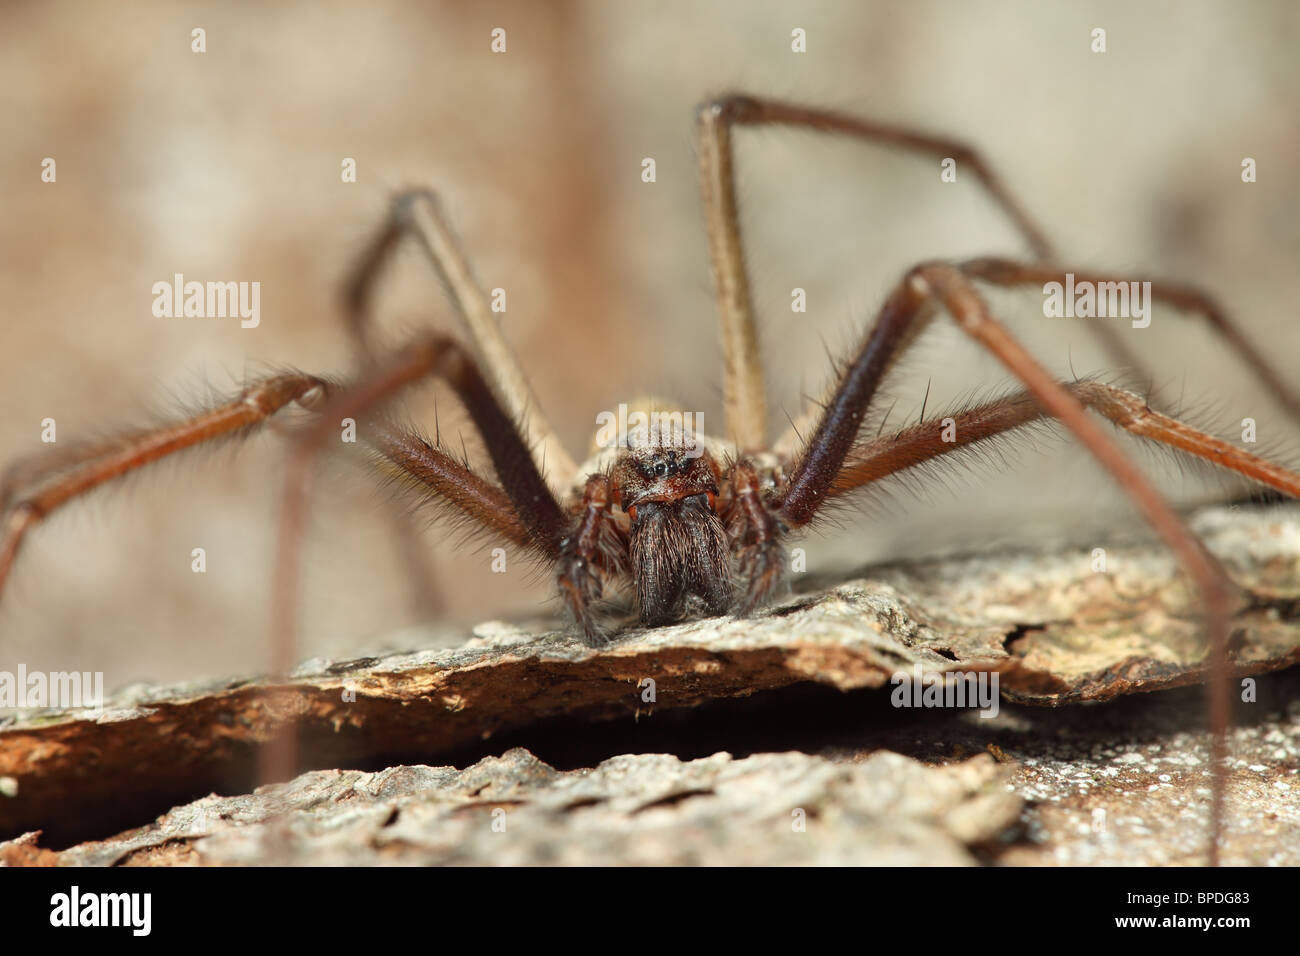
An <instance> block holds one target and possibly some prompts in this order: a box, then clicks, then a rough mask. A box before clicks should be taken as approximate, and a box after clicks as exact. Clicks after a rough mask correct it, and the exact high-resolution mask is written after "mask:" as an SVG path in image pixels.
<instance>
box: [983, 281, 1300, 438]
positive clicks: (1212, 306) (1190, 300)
mask: <svg viewBox="0 0 1300 956" xmlns="http://www.w3.org/2000/svg"><path fill="white" fill-rule="evenodd" d="M960 268H961V270H962V272H964V273H966V274H967V275H968V276H971V277H972V278H975V279H979V280H981V281H984V282H988V283H990V284H992V285H997V286H1003V287H1006V288H1015V287H1019V286H1041V285H1043V284H1045V283H1048V282H1059V281H1061V279H1062V277H1063V276H1064V275H1065V273H1067V272H1070V273H1073V274H1074V280H1075V282H1076V283H1078V282H1090V283H1093V284H1094V285H1097V286H1099V285H1101V284H1103V283H1115V282H1131V281H1134V279H1135V278H1137V277H1135V276H1116V275H1113V274H1109V273H1099V272H1096V271H1090V270H1088V269H1071V268H1068V267H1065V266H1046V265H1042V264H1041V263H1032V262H1015V261H1013V260H1010V259H999V258H990V257H985V258H980V259H971V260H969V261H967V262H963V263H962V264H961V266H960ZM1151 297H1152V298H1153V299H1155V300H1156V301H1157V302H1164V303H1166V304H1168V305H1171V306H1173V307H1174V308H1175V309H1178V310H1180V311H1184V312H1192V313H1196V314H1199V315H1200V316H1201V317H1202V318H1203V319H1205V321H1206V322H1207V323H1208V324H1209V326H1210V328H1212V329H1213V330H1214V331H1215V333H1216V334H1218V335H1219V337H1220V338H1222V339H1223V340H1224V341H1225V342H1226V343H1227V344H1228V347H1229V348H1230V349H1231V350H1232V351H1233V352H1236V353H1237V355H1238V356H1240V357H1241V360H1242V361H1243V362H1244V363H1245V364H1246V366H1247V367H1248V368H1250V370H1251V371H1252V372H1254V373H1255V375H1256V376H1257V377H1258V378H1259V380H1260V381H1261V382H1263V383H1264V387H1265V388H1266V389H1268V391H1269V393H1270V394H1271V395H1272V396H1273V398H1274V399H1275V400H1276V401H1277V402H1278V404H1279V405H1281V406H1282V407H1283V408H1285V409H1286V410H1287V413H1288V414H1289V415H1290V416H1291V417H1292V418H1294V419H1295V420H1296V421H1300V395H1297V393H1296V392H1295V391H1294V390H1293V389H1292V388H1291V387H1290V386H1289V385H1287V383H1286V382H1285V381H1284V380H1283V379H1282V376H1281V375H1279V374H1278V373H1277V371H1276V369H1274V368H1273V367H1272V366H1271V365H1270V364H1269V362H1268V359H1266V358H1265V357H1264V354H1263V353H1262V352H1261V351H1260V350H1259V348H1258V347H1257V346H1256V345H1255V344H1254V343H1253V342H1251V341H1250V339H1249V338H1247V337H1246V334H1245V332H1244V331H1243V330H1242V329H1241V327H1240V326H1239V325H1238V324H1237V323H1235V322H1234V321H1233V320H1232V319H1231V318H1230V317H1229V316H1228V313H1227V312H1226V311H1224V309H1223V307H1222V306H1220V305H1219V303H1218V302H1216V301H1215V300H1214V297H1213V296H1211V295H1210V294H1209V293H1208V292H1205V291H1203V290H1201V289H1198V288H1195V287H1194V286H1189V285H1184V284H1182V283H1178V282H1168V281H1163V280H1151ZM1093 326H1094V327H1095V328H1096V329H1098V330H1100V331H1101V332H1102V333H1103V334H1109V335H1112V336H1115V337H1116V338H1118V337H1119V335H1120V333H1119V332H1118V331H1117V330H1116V329H1113V328H1111V327H1110V326H1109V325H1107V324H1106V323H1105V321H1104V320H1102V321H1098V322H1094V323H1093ZM1128 364H1130V365H1133V364H1134V363H1133V362H1129V363H1128Z"/></svg>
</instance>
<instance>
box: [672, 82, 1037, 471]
mask: <svg viewBox="0 0 1300 956" xmlns="http://www.w3.org/2000/svg"><path fill="white" fill-rule="evenodd" d="M738 126H788V127H795V128H801V129H807V130H813V131H817V132H822V133H832V134H836V135H841V136H849V137H854V138H856V139H859V140H863V141H866V142H872V143H878V144H880V145H882V146H888V147H894V148H898V149H906V150H910V151H912V152H917V153H921V154H923V155H929V156H932V157H940V158H942V157H951V158H953V159H955V160H957V161H958V162H959V163H960V164H961V165H962V167H963V168H965V169H969V170H970V171H971V172H972V173H973V174H974V175H975V177H976V178H977V179H978V180H979V182H980V184H981V185H983V186H984V188H985V189H986V190H987V191H988V193H989V195H990V196H991V197H992V198H993V201H994V202H996V203H997V204H998V206H999V207H1000V208H1001V209H1002V211H1003V212H1004V213H1006V215H1007V217H1008V218H1009V219H1011V221H1012V222H1013V223H1014V224H1015V226H1016V228H1017V229H1018V230H1019V231H1020V233H1021V235H1022V236H1024V237H1025V240H1026V242H1028V244H1029V246H1030V248H1031V249H1033V252H1034V255H1035V256H1036V257H1038V258H1039V259H1043V260H1052V259H1054V258H1055V254H1054V253H1053V251H1052V247H1051V244H1050V243H1049V242H1048V240H1047V236H1046V234H1045V233H1044V232H1043V231H1042V230H1041V229H1040V228H1039V227H1038V226H1037V224H1035V223H1034V221H1033V220H1032V219H1031V218H1030V217H1029V215H1028V213H1026V212H1025V211H1024V209H1023V208H1022V207H1021V206H1020V204H1019V203H1017V202H1016V200H1015V198H1014V197H1013V196H1012V195H1011V192H1010V190H1008V189H1007V188H1006V187H1005V186H1004V185H1003V184H1002V181H1001V180H1000V179H999V178H998V177H997V176H996V175H995V174H994V172H993V170H992V168H991V167H990V166H989V165H988V163H986V162H985V161H984V159H983V157H981V156H980V154H979V153H977V152H976V151H975V150H973V149H971V148H970V147H968V146H966V145H964V144H963V143H960V142H958V141H957V140H954V139H950V138H947V137H941V136H932V135H930V134H928V133H923V132H919V131H917V130H912V129H908V128H906V127H903V126H897V125H895V124H892V123H880V122H873V121H871V120H864V119H859V118H857V117H853V116H847V115H845V114H843V113H836V112H833V111H830V110H821V109H813V108H811V107H807V106H800V105H797V104H793V103H784V102H781V101H778V100H769V99H760V98H757V97H752V96H744V95H740V94H731V95H727V96H721V97H718V98H717V99H714V100H710V101H709V102H707V103H704V104H703V105H702V106H701V107H700V109H699V112H698V116H697V120H696V143H697V149H698V152H699V160H700V181H701V187H702V191H703V196H704V211H705V220H706V225H707V228H708V234H709V254H710V257H711V259H712V263H713V276H714V283H715V286H716V291H717V298H718V308H719V313H720V319H721V323H722V348H723V359H724V363H725V364H724V373H725V380H724V402H725V407H726V418H727V437H728V438H730V439H731V440H732V441H734V442H735V443H736V445H737V447H739V448H740V450H741V451H742V452H753V451H758V450H760V449H762V448H765V447H767V427H768V423H767V397H766V392H765V386H764V381H763V366H762V359H761V357H760V355H759V345H758V332H757V330H756V327H755V324H754V308H753V304H752V302H751V297H750V283H749V273H748V268H747V265H746V262H745V249H744V242H743V240H742V238H741V233H740V217H739V211H738V203H737V199H736V178H735V150H734V147H733V145H732V136H731V134H732V130H733V128H735V127H738ZM798 430H799V428H798V423H796V425H795V426H792V428H791V431H790V432H787V434H786V435H785V436H783V438H782V439H781V440H779V441H778V442H777V444H776V446H775V447H776V449H777V450H778V451H781V450H783V449H787V446H788V448H789V449H792V448H793V447H794V442H795V441H796V440H797V431H798Z"/></svg>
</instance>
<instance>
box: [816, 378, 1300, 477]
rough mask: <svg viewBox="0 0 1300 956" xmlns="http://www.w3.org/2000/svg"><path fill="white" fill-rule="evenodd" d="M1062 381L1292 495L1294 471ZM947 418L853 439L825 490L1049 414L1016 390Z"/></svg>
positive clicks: (1091, 400)
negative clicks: (882, 434)
mask: <svg viewBox="0 0 1300 956" xmlns="http://www.w3.org/2000/svg"><path fill="white" fill-rule="evenodd" d="M1062 387H1063V388H1064V389H1065V390H1066V391H1068V392H1069V393H1070V394H1071V395H1073V396H1074V397H1075V398H1076V399H1078V400H1079V402H1080V403H1082V404H1083V405H1084V406H1085V407H1087V408H1090V409H1092V410H1093V411H1094V412H1097V413H1098V414H1099V415H1102V416H1103V417H1105V418H1107V419H1109V420H1110V421H1111V422H1112V423H1113V424H1114V425H1116V426H1117V427H1119V428H1122V429H1124V430H1125V431H1127V432H1129V433H1130V434H1133V435H1137V436H1139V437H1141V438H1146V439H1150V440H1151V441H1154V442H1158V443H1160V444H1162V445H1166V446H1168V447H1170V448H1175V449H1178V450H1179V451H1182V452H1186V453H1188V454H1190V455H1195V456H1196V457H1197V458H1200V459H1202V460H1204V461H1208V462H1210V463H1211V464H1214V465H1217V466H1219V467H1221V468H1225V469H1228V470H1231V471H1235V472H1237V473H1238V474H1240V475H1244V476H1245V477H1247V478H1250V479H1251V480H1253V481H1257V482H1259V483H1261V484H1264V485H1268V486H1269V487H1270V488H1274V489H1276V490H1277V491H1280V492H1282V493H1283V494H1286V495H1290V496H1291V497H1293V498H1300V474H1296V473H1295V472H1293V471H1289V470H1287V469H1286V468H1283V467H1281V466H1280V465H1277V464H1274V463H1273V462H1271V461H1268V460H1267V459H1264V458H1260V457H1259V456H1257V455H1252V454H1250V453H1249V452H1246V451H1242V450H1241V449H1239V448H1235V447H1234V446H1232V445H1230V444H1228V443H1227V442H1224V441H1220V440H1219V439H1217V438H1215V437H1213V436H1212V435H1208V434H1206V433H1205V432H1202V431H1200V430H1198V429H1195V428H1192V427H1191V426H1190V425H1187V424H1184V423H1183V422H1180V421H1178V420H1177V419H1175V418H1170V417H1169V416H1168V415H1162V414H1161V413H1160V412H1157V411H1154V410H1153V409H1151V408H1149V407H1148V406H1147V404H1146V402H1145V401H1144V400H1143V399H1142V398H1140V397H1139V396H1137V395H1134V394H1133V393H1132V392H1129V391H1126V390H1124V389H1122V388H1115V387H1114V386H1113V385H1105V384H1103V383H1101V382H1074V383H1071V384H1065V383H1062ZM950 417H951V419H952V423H951V425H945V424H944V423H943V421H942V420H941V419H940V420H936V419H931V420H930V421H927V422H919V423H917V424H915V425H912V426H910V427H908V428H904V429H901V430H900V431H898V432H895V433H894V434H892V435H885V436H880V437H877V438H873V439H870V440H868V441H864V442H859V443H858V444H856V445H855V446H854V447H853V449H852V451H851V452H850V453H849V456H848V457H847V458H846V459H845V462H844V467H843V468H841V469H840V472H839V474H838V475H836V477H835V481H834V482H833V483H832V485H831V487H830V490H829V492H828V496H829V497H836V496H838V495H845V494H849V493H850V492H853V491H856V490H857V489H859V488H862V487H863V486H865V485H869V484H871V483H872V482H874V481H879V480H880V479H882V478H886V477H888V476H889V475H892V474H895V473H897V472H900V471H903V470H904V469H907V468H912V467H915V466H917V465H921V464H924V463H925V462H927V461H932V460H934V459H936V458H940V457H942V456H944V455H947V454H951V453H953V452H959V451H961V450H962V449H967V448H969V447H970V446H971V445H974V444H976V443H978V442H983V441H989V440H991V439H994V438H996V437H998V436H1000V435H1003V434H1005V433H1006V432H1009V431H1013V430H1015V429H1017V428H1023V427H1025V426H1026V425H1032V424H1034V423H1035V422H1041V421H1043V420H1044V419H1047V418H1050V417H1051V416H1049V415H1048V413H1047V412H1045V411H1044V410H1043V406H1042V405H1040V404H1039V403H1038V401H1037V400H1036V399H1035V398H1034V397H1033V395H1031V394H1030V393H1029V392H1017V393H1016V394H1014V395H1008V396H1007V397H1005V398H1000V399H998V400H996V401H993V402H989V403H987V404H984V405H979V406H976V407H975V408H968V409H964V410H962V411H959V412H955V413H953V414H952V415H951V416H950ZM945 432H947V433H948V435H947V437H945Z"/></svg>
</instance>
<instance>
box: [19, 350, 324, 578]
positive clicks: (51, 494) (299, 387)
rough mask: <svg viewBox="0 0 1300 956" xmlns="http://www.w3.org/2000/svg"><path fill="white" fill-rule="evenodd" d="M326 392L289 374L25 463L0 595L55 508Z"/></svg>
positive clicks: (311, 379)
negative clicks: (202, 408) (176, 416)
mask: <svg viewBox="0 0 1300 956" xmlns="http://www.w3.org/2000/svg"><path fill="white" fill-rule="evenodd" d="M326 388H327V384H326V383H325V381H324V380H322V379H319V378H317V377H315V376H313V375H303V374H300V373H296V372H295V373H289V374H285V375H277V376H274V377H273V378H269V379H266V380H265V381H262V382H259V383H257V384H256V385H252V386H249V387H248V388H246V389H244V390H243V391H242V392H240V393H239V395H237V396H236V397H235V398H233V399H231V400H230V401H229V402H226V403H224V404H222V405H219V406H218V407H216V408H214V409H211V410H210V411H206V412H202V413H200V414H198V415H195V416H193V417H191V418H188V419H185V420H184V421H180V422H175V423H172V424H169V425H163V426H160V427H158V428H154V429H149V430H146V431H141V432H138V433H136V434H134V435H130V436H127V437H125V438H123V439H122V440H121V441H120V442H116V443H113V442H109V443H97V444H96V445H94V446H92V447H89V448H87V449H86V451H85V453H84V454H83V455H81V457H80V458H78V457H76V456H74V457H73V458H72V460H71V461H69V460H68V459H67V458H62V459H61V458H57V457H56V458H52V459H51V460H50V462H49V465H50V468H49V469H48V470H43V469H42V468H41V467H40V463H39V459H35V458H33V459H28V460H27V462H26V463H20V467H16V468H14V469H11V472H10V473H11V474H12V475H14V476H15V477H17V478H20V479H21V480H22V482H23V483H24V484H25V485H26V486H27V487H26V490H11V491H9V492H7V494H8V496H9V499H10V501H9V507H8V508H7V510H6V511H5V512H4V529H3V537H0V592H3V589H4V583H5V581H6V580H7V579H8V577H9V572H10V571H11V570H12V568H13V565H14V560H15V559H16V558H17V556H18V550H19V548H20V547H21V545H22V543H23V540H24V538H25V537H26V535H27V532H28V531H30V530H31V529H32V528H33V527H35V526H36V525H37V524H39V523H40V522H41V521H43V520H45V518H47V517H49V515H50V514H51V513H53V512H54V511H55V510H56V509H58V508H60V507H62V506H63V505H65V504H67V503H68V502H69V501H72V500H73V499H75V498H77V497H78V496H79V495H83V494H85V493H86V492H88V491H91V490H92V489H94V488H97V487H99V486H100V485H102V484H104V483H105V482H108V481H112V480H113V479H115V478H119V477H121V476H122V475H125V474H127V473H128V472H131V471H135V470H136V469H138V468H142V467H143V466H145V465H148V464H150V463H151V462H155V461H158V460H159V459H160V458H165V457H166V456H168V455H170V454H173V453H175V452H178V451H183V450H184V449H186V448H192V447H194V446H195V445H200V444H202V443H204V442H209V441H215V440H218V439H221V438H226V437H229V436H232V435H236V434H238V433H240V432H242V431H246V430H248V429H250V428H254V427H256V426H258V425H261V424H262V423H263V422H265V421H266V420H267V419H268V418H270V417H271V416H272V415H274V414H275V413H276V412H278V411H279V410H280V409H281V408H283V407H284V406H286V405H288V404H290V403H291V402H298V403H299V404H303V405H307V406H311V405H313V404H315V403H316V402H317V401H318V400H319V398H320V396H321V394H322V393H323V392H324V391H325V389H326Z"/></svg>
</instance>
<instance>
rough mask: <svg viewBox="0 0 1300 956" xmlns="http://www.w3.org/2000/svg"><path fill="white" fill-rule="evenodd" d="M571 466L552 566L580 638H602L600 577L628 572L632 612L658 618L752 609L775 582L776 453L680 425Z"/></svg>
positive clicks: (623, 576) (597, 641)
mask: <svg viewBox="0 0 1300 956" xmlns="http://www.w3.org/2000/svg"><path fill="white" fill-rule="evenodd" d="M633 407H634V408H641V407H649V405H645V406H642V405H640V404H639V403H634V404H633ZM769 459H770V460H769ZM579 473H580V474H585V475H587V478H586V479H585V480H584V481H583V483H582V484H581V485H580V486H578V487H575V488H574V489H573V490H572V492H571V494H570V496H569V507H568V508H567V509H566V510H567V511H568V513H569V515H570V517H571V520H572V521H573V522H574V527H573V531H572V533H571V534H569V535H568V536H567V537H566V539H565V543H564V556H563V557H562V559H561V561H560V565H559V569H558V578H559V585H560V593H561V595H562V596H563V597H564V598H565V599H566V603H567V604H568V606H569V609H570V610H571V611H572V612H573V614H574V617H575V618H576V619H577V621H578V623H579V624H580V625H581V627H582V633H583V639H584V640H585V641H586V643H588V644H591V645H594V646H598V645H602V644H605V643H607V641H608V638H607V637H606V636H605V635H604V633H603V631H602V630H601V628H600V627H599V625H598V624H597V623H596V622H595V619H594V617H593V614H592V610H591V608H590V604H591V602H592V601H593V600H594V599H595V598H597V597H599V596H600V595H601V593H602V592H603V590H604V584H605V583H611V582H620V583H621V582H623V581H628V582H629V583H630V585H631V589H632V590H633V592H634V594H635V598H636V607H637V613H638V617H639V619H640V621H641V623H643V624H647V625H650V626H656V625H660V624H668V623H671V622H673V621H676V620H679V619H681V618H682V617H684V616H686V615H689V614H693V613H702V614H709V615H718V614H726V613H729V612H732V611H739V612H748V611H752V610H753V609H754V608H756V607H758V606H759V605H760V604H761V603H762V602H763V601H764V600H765V599H766V598H767V597H769V596H770V595H771V593H772V592H773V591H774V590H775V589H776V588H777V587H778V586H779V585H780V583H781V582H782V580H783V576H782V574H781V567H782V553H783V551H782V546H781V540H780V539H781V532H782V530H783V529H782V526H781V523H780V522H779V521H778V520H777V518H776V514H775V510H774V509H775V504H774V502H775V501H776V499H777V495H778V492H779V489H780V487H781V484H782V483H783V473H782V471H781V468H780V466H779V463H778V462H777V460H776V458H775V456H772V455H763V456H760V457H759V459H757V460H756V459H753V458H750V457H740V456H738V454H737V452H736V450H735V448H734V446H732V445H730V444H728V443H726V442H722V441H719V440H717V439H712V438H708V437H705V436H703V435H700V436H695V435H690V434H688V435H686V436H685V438H684V439H682V440H678V441H659V440H654V441H630V442H624V443H623V444H622V445H621V446H619V447H617V448H613V449H607V450H604V451H600V452H597V454H596V455H595V456H594V457H592V458H591V459H590V460H589V461H587V462H586V463H585V464H584V465H583V466H582V467H581V468H580V469H579Z"/></svg>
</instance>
